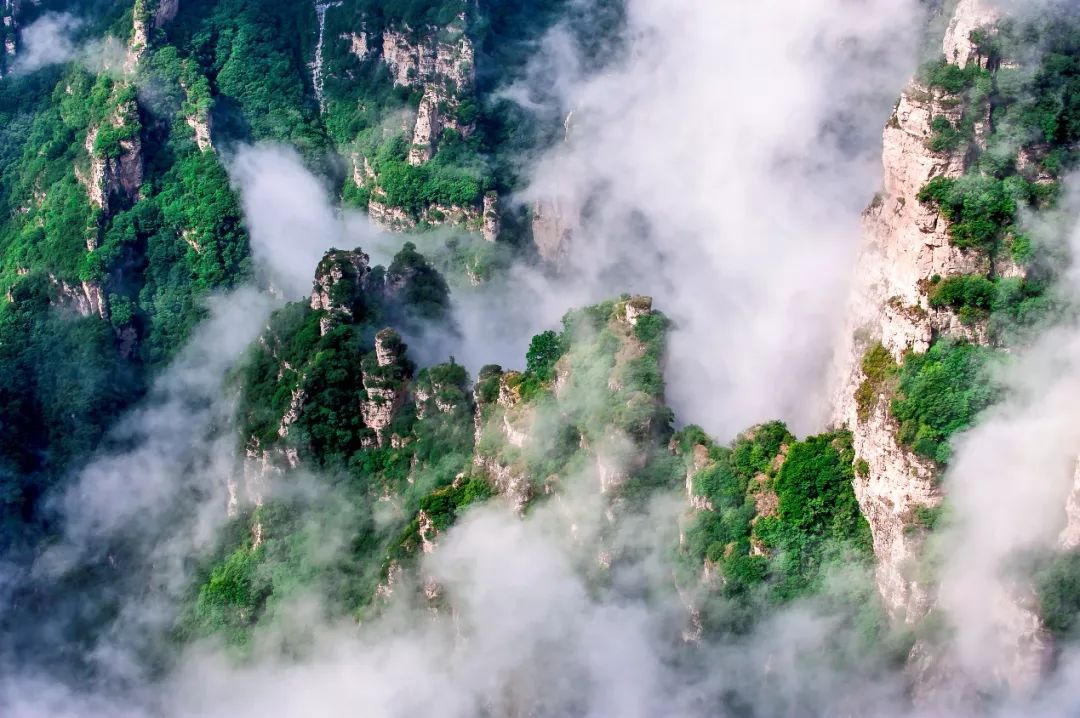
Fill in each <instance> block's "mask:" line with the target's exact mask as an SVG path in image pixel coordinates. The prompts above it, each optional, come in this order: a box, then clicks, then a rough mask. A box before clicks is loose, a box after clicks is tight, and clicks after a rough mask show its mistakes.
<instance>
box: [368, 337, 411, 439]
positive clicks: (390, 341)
mask: <svg viewBox="0 0 1080 718" xmlns="http://www.w3.org/2000/svg"><path fill="white" fill-rule="evenodd" d="M374 359H375V361H374V362H371V358H370V357H369V358H366V359H365V360H364V364H363V368H364V374H363V383H364V391H365V393H366V394H367V397H366V399H364V401H363V402H362V404H361V415H362V416H363V418H364V424H365V425H366V426H367V427H368V428H370V429H371V430H372V431H374V432H375V437H376V438H375V440H376V442H377V443H378V445H379V446H384V445H385V444H386V442H387V439H388V438H389V437H388V436H387V432H386V428H387V427H388V426H389V425H390V422H392V421H393V420H394V416H396V415H397V412H398V410H399V409H400V408H401V407H402V405H403V404H404V403H405V400H406V398H407V396H408V376H409V370H408V369H407V368H406V362H407V360H406V358H405V345H404V343H402V341H401V336H400V335H398V333H397V332H395V331H394V330H393V329H390V328H386V329H383V330H382V331H380V332H379V333H378V334H376V335H375V356H374Z"/></svg>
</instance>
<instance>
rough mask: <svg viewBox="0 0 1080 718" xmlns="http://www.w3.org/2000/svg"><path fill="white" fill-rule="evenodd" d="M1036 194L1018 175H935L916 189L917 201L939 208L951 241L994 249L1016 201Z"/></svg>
mask: <svg viewBox="0 0 1080 718" xmlns="http://www.w3.org/2000/svg"><path fill="white" fill-rule="evenodd" d="M1035 196H1036V194H1035V191H1034V190H1033V188H1032V187H1031V186H1030V185H1029V184H1028V183H1027V182H1025V181H1024V180H1023V179H1021V178H1019V177H1010V178H1007V179H1005V180H998V179H994V178H992V177H986V176H982V175H977V174H969V175H965V176H964V177H961V178H959V179H950V178H947V177H935V178H934V179H932V180H930V182H929V183H927V185H926V186H925V187H923V188H922V189H921V190H920V191H919V195H918V198H919V201H920V202H923V203H925V204H928V205H931V206H933V207H935V208H937V209H938V211H940V212H941V214H942V216H944V217H945V218H946V219H947V220H949V222H950V223H951V224H950V225H949V236H950V237H951V238H952V243H953V244H954V245H955V246H957V247H961V248H974V249H982V250H985V251H994V250H995V249H996V247H997V245H998V243H999V242H1000V241H1001V239H1002V237H1003V235H1004V233H1005V231H1006V230H1007V229H1009V228H1010V227H1011V225H1012V222H1013V218H1014V216H1015V215H1016V211H1017V207H1018V206H1019V204H1018V203H1021V202H1022V203H1027V202H1029V201H1030V200H1032V199H1034V197H1035Z"/></svg>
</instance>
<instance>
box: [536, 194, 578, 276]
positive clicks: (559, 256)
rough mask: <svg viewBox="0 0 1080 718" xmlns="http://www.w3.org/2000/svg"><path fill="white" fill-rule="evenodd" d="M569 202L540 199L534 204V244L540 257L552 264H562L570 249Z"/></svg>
mask: <svg viewBox="0 0 1080 718" xmlns="http://www.w3.org/2000/svg"><path fill="white" fill-rule="evenodd" d="M571 216H572V211H571V208H570V206H569V203H568V202H565V201H562V200H558V199H550V200H539V201H537V202H534V203H533V206H532V237H533V244H534V245H535V246H536V251H537V253H538V254H539V255H540V258H541V259H543V260H544V261H545V262H548V263H550V264H554V265H559V264H562V263H563V262H564V261H565V260H566V257H567V254H568V252H569V249H570V239H571V237H570V227H571V225H570V217H571Z"/></svg>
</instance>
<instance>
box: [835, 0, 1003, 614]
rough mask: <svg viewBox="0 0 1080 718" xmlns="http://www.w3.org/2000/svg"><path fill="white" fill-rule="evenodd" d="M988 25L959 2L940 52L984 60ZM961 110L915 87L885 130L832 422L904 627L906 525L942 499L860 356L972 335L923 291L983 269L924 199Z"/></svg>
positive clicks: (946, 166)
mask: <svg viewBox="0 0 1080 718" xmlns="http://www.w3.org/2000/svg"><path fill="white" fill-rule="evenodd" d="M986 17H987V15H986V12H985V10H984V8H983V7H982V6H981V4H979V3H977V2H967V1H965V2H962V3H960V5H959V6H958V7H957V9H956V15H955V16H954V17H953V19H952V21H951V23H950V25H949V33H948V35H947V36H946V38H945V40H944V48H945V51H946V52H947V53H948V54H949V55H951V56H954V57H962V58H963V59H965V60H966V59H967V58H968V57H970V56H975V55H977V51H976V50H975V49H974V48H973V47H972V43H971V41H970V40H968V39H967V33H970V31H971V24H972V23H979V24H980V25H981V24H982V21H983V19H985V18H986ZM965 28H966V30H965ZM964 111H965V108H964V107H963V105H962V104H961V103H958V102H957V101H956V100H955V98H951V97H948V96H947V95H946V94H945V93H944V91H942V90H940V89H935V88H930V87H927V86H925V85H924V84H922V83H921V82H919V81H917V80H916V81H913V82H912V83H911V84H910V85H909V86H908V87H907V88H906V89H905V90H904V92H903V94H902V95H901V97H900V100H899V102H898V103H897V105H896V109H895V111H894V113H893V116H892V118H891V119H890V120H889V123H888V125H887V127H886V128H885V131H884V136H883V150H882V164H883V168H884V185H883V191H882V192H881V193H879V194H878V195H877V196H876V197H875V198H874V200H873V202H872V203H871V205H870V207H869V208H868V209H867V210H866V212H865V213H864V216H863V244H862V250H861V254H860V257H859V260H858V263H857V270H856V273H855V276H856V277H857V285H856V288H855V298H854V299H853V300H852V302H851V307H852V312H853V318H852V321H851V324H850V328H849V331H848V336H847V344H846V348H845V349H844V350H843V352H842V355H841V358H840V373H841V375H842V379H841V381H840V383H839V388H838V390H837V392H836V395H835V399H834V407H835V412H834V420H835V421H836V423H837V424H841V425H846V426H848V427H849V428H850V429H851V431H852V435H853V438H854V446H855V452H856V454H857V455H858V456H859V457H860V458H861V459H863V460H865V461H866V462H867V463H868V464H869V471H867V472H864V475H863V476H861V477H859V478H858V479H857V480H856V482H855V492H856V496H857V497H858V499H859V504H860V506H861V508H862V511H863V513H864V515H865V516H866V517H867V519H868V520H869V522H870V527H871V529H872V531H873V536H874V550H875V554H876V556H877V559H878V567H877V577H878V586H879V588H880V590H881V594H882V597H883V598H884V600H885V603H886V605H887V606H888V607H889V609H890V612H891V613H892V614H893V616H894V617H897V618H900V619H902V620H906V621H908V622H917V621H918V620H919V619H920V618H921V617H922V616H923V615H924V614H925V612H926V610H927V609H928V608H929V594H928V592H927V587H926V586H924V585H922V584H920V583H919V581H917V580H916V579H915V577H914V574H915V562H916V561H917V559H918V554H919V546H920V545H921V541H922V538H923V536H922V533H921V532H919V531H913V530H911V527H912V524H913V523H914V516H915V514H916V513H917V512H918V511H919V510H920V508H932V507H936V506H938V505H939V504H940V503H941V501H942V499H943V493H942V490H941V487H940V484H939V482H938V477H937V475H936V474H937V467H935V466H934V464H933V462H931V461H929V460H927V459H923V458H921V457H919V456H917V455H915V454H914V453H913V452H912V451H911V450H909V449H908V448H905V447H903V446H901V445H900V443H899V442H898V440H897V438H896V433H897V428H898V427H897V425H896V422H895V420H893V419H892V418H891V417H890V412H889V402H888V396H887V393H888V392H887V389H888V387H886V386H881V387H875V386H871V385H870V384H867V383H866V382H867V379H868V377H867V374H866V372H864V368H863V358H864V356H865V355H866V353H867V351H868V350H869V349H870V348H871V347H872V346H873V345H874V343H875V342H880V344H881V345H882V346H883V347H884V348H885V349H886V350H887V351H888V352H889V353H890V354H891V355H892V357H893V359H894V360H896V361H900V360H902V359H903V357H904V354H905V353H906V352H908V351H914V352H917V353H921V352H925V351H927V350H928V349H929V348H930V345H931V342H932V341H933V340H934V339H935V338H936V337H939V336H943V335H949V334H957V335H959V336H960V337H962V338H972V335H971V332H969V330H968V329H967V328H966V327H964V326H962V325H960V324H959V323H958V322H955V321H953V316H952V313H951V312H949V311H948V310H945V311H938V310H935V309H933V308H932V307H931V306H930V303H929V298H928V295H927V288H928V286H929V284H930V282H931V279H932V278H936V277H941V278H945V277H950V276H958V275H967V274H972V273H979V272H986V271H987V270H988V266H987V261H988V260H987V259H986V257H985V256H984V255H982V254H980V253H979V252H977V251H975V250H964V249H959V248H957V247H955V246H953V244H952V243H951V241H950V237H949V233H948V222H947V221H946V220H945V218H944V217H942V216H941V215H940V213H939V212H938V210H937V209H936V208H934V207H929V206H927V205H926V204H924V203H923V202H920V201H919V192H920V191H921V190H922V188H923V187H925V186H926V184H927V183H928V182H929V181H930V180H932V179H934V178H937V177H945V178H956V177H959V176H960V175H962V174H963V173H964V170H965V168H966V158H965V154H966V153H965V152H964V151H963V150H962V149H959V148H957V149H954V150H946V151H934V150H933V149H932V148H931V146H930V143H931V139H932V136H933V129H932V123H933V120H934V118H936V117H945V118H948V119H949V121H950V122H952V123H958V122H959V121H960V120H961V119H962V118H961V114H962V113H963V112H964ZM987 111H988V108H987ZM983 119H985V118H982V117H980V118H978V121H982V120H983ZM861 386H862V387H864V388H863V392H864V397H863V400H862V404H863V406H862V410H861V411H860V406H859V404H860V400H859V389H860V387H861ZM867 394H868V395H867Z"/></svg>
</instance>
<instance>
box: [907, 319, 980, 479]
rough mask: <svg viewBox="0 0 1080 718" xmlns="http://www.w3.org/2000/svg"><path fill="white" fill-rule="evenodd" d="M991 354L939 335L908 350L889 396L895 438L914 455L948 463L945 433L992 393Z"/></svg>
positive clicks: (967, 419)
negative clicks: (919, 350) (924, 347)
mask: <svg viewBox="0 0 1080 718" xmlns="http://www.w3.org/2000/svg"><path fill="white" fill-rule="evenodd" d="M993 357H994V352H993V351H992V350H990V349H986V348H984V347H979V346H975V345H972V344H967V343H963V342H952V341H944V340H943V341H938V342H936V343H935V344H934V345H933V346H932V347H931V348H930V351H928V352H927V353H925V354H914V353H908V354H907V355H906V356H905V357H904V362H903V364H902V366H901V369H900V374H899V379H898V382H897V390H896V395H895V397H894V398H893V401H892V413H893V416H894V417H896V420H897V421H898V422H900V429H899V432H898V434H897V439H898V440H899V441H900V442H901V443H902V444H904V445H905V446H909V447H911V449H912V450H913V451H914V452H915V453H916V454H918V455H919V456H923V457H925V458H928V459H932V460H933V461H936V462H938V463H942V464H944V463H948V460H949V456H950V453H951V449H950V446H949V439H950V437H952V436H953V435H954V434H955V433H957V432H958V431H962V430H964V429H966V428H968V427H969V426H971V424H972V423H973V422H974V420H975V417H976V416H977V415H978V413H979V412H980V411H982V410H983V409H985V408H986V407H988V406H990V404H992V403H993V402H994V401H995V399H996V398H997V397H998V394H999V390H998V388H997V387H996V385H995V384H994V382H993V380H992V377H991V375H990V372H989V365H990V363H991V361H992V360H993Z"/></svg>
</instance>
